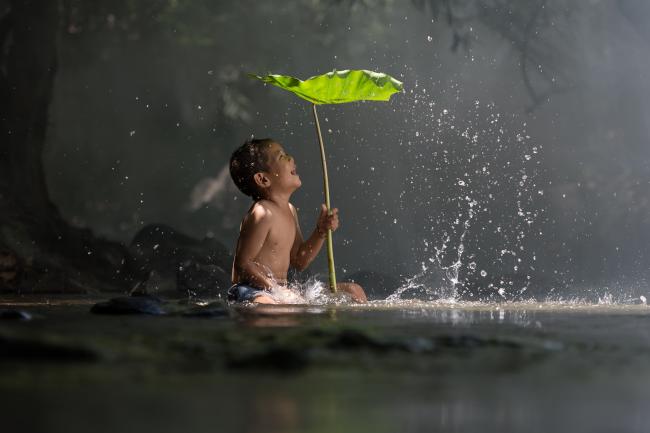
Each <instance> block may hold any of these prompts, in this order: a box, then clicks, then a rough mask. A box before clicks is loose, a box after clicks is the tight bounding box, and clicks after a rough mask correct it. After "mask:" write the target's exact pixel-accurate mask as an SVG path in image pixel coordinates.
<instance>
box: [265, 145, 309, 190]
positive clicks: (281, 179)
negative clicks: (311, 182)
mask: <svg viewBox="0 0 650 433" xmlns="http://www.w3.org/2000/svg"><path fill="white" fill-rule="evenodd" d="M266 163H267V166H268V171H266V174H267V175H268V176H269V178H270V181H271V184H270V186H271V187H272V188H274V189H276V190H279V191H282V192H285V191H286V192H293V191H295V190H296V189H298V188H300V186H301V185H302V181H301V180H300V176H298V173H297V172H296V163H295V161H294V159H293V157H292V156H291V155H288V154H287V153H286V152H285V151H284V149H283V148H282V146H281V145H280V144H279V143H275V142H273V143H271V144H270V145H269V147H268V148H267V149H266Z"/></svg>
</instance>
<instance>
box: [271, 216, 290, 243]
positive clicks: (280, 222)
mask: <svg viewBox="0 0 650 433" xmlns="http://www.w3.org/2000/svg"><path fill="white" fill-rule="evenodd" d="M295 237H296V221H295V219H294V217H293V215H292V214H291V213H288V214H284V213H281V214H276V218H274V221H273V225H272V226H271V230H269V235H268V237H267V242H269V243H271V244H272V245H273V246H278V247H287V248H291V246H292V245H293V242H294V240H295Z"/></svg>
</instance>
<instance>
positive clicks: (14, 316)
mask: <svg viewBox="0 0 650 433" xmlns="http://www.w3.org/2000/svg"><path fill="white" fill-rule="evenodd" d="M32 318H33V317H32V315H31V314H29V313H28V312H27V311H23V310H14V309H2V310H0V319H6V320H23V321H27V320H32Z"/></svg>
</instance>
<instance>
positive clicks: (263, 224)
mask: <svg viewBox="0 0 650 433" xmlns="http://www.w3.org/2000/svg"><path fill="white" fill-rule="evenodd" d="M270 229H271V215H270V214H269V212H268V211H267V210H266V209H264V207H263V206H254V207H253V209H252V211H251V212H250V213H249V214H248V215H246V217H245V218H244V221H242V225H241V230H240V233H239V241H238V242H237V251H236V252H235V263H234V268H235V270H236V271H237V274H238V275H239V279H240V280H241V281H245V282H247V283H250V284H252V285H254V286H255V287H260V288H264V289H270V288H272V287H273V280H272V279H271V278H270V276H269V275H267V274H266V273H265V272H264V270H263V269H262V268H261V267H260V265H258V264H257V263H256V262H255V258H256V257H257V255H258V254H259V252H260V250H261V249H262V246H263V245H264V240H265V239H266V236H267V235H268V233H269V230H270Z"/></svg>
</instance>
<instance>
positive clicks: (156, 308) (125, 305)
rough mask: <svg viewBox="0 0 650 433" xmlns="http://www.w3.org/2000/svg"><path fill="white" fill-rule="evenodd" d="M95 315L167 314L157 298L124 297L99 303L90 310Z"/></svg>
mask: <svg viewBox="0 0 650 433" xmlns="http://www.w3.org/2000/svg"><path fill="white" fill-rule="evenodd" d="M90 312H91V313H94V314H116V315H119V314H151V315H154V316H160V315H163V314H166V313H165V311H164V310H163V309H162V306H161V301H160V299H159V298H157V297H155V296H149V295H140V296H123V297H119V298H113V299H110V300H108V301H105V302H98V303H97V304H95V305H93V306H92V308H91V309H90Z"/></svg>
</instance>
